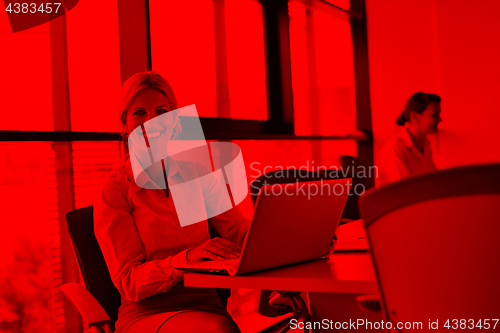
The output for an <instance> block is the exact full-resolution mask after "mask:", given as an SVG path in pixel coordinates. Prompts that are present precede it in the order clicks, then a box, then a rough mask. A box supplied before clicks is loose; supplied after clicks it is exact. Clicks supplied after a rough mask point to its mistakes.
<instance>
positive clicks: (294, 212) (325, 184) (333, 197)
mask: <svg viewBox="0 0 500 333" xmlns="http://www.w3.org/2000/svg"><path fill="white" fill-rule="evenodd" d="M351 184H352V180H351V179H334V180H320V181H312V182H301V183H299V182H297V183H287V184H273V185H267V186H263V187H262V188H261V190H260V192H259V196H258V197H257V203H256V206H255V214H254V217H253V220H252V222H251V225H250V227H249V230H248V232H247V235H246V238H245V241H244V243H243V248H242V251H241V254H240V258H238V259H224V260H214V261H207V260H205V261H197V262H193V263H188V264H176V265H174V267H175V268H176V269H180V270H185V271H191V272H203V273H218V274H229V275H231V276H234V275H241V274H245V273H251V272H255V271H260V270H264V269H268V268H274V267H279V266H284V265H288V264H294V263H298V262H302V261H307V260H312V259H317V258H320V257H322V256H325V255H326V254H327V253H328V252H329V250H330V244H331V243H332V240H333V236H334V235H335V230H336V229H337V226H338V224H339V221H340V217H341V215H342V212H343V210H344V206H345V203H346V201H347V197H348V194H349V191H350V185H351Z"/></svg>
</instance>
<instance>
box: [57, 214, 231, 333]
mask: <svg viewBox="0 0 500 333" xmlns="http://www.w3.org/2000/svg"><path fill="white" fill-rule="evenodd" d="M66 222H67V225H68V232H69V236H70V238H71V241H72V242H73V248H74V250H75V254H76V258H77V261H78V266H79V268H80V272H81V273H82V276H83V279H84V282H85V287H86V288H87V290H88V291H90V293H91V294H92V295H93V296H94V298H95V299H96V300H97V301H98V302H99V303H100V304H101V306H102V307H103V308H104V310H105V311H106V312H107V313H108V316H109V318H110V320H111V322H110V326H111V329H112V330H113V331H114V329H115V322H116V320H117V319H118V308H119V307H120V304H121V299H120V292H119V291H118V289H116V287H115V286H114V284H113V282H112V280H111V276H110V275H109V271H108V266H107V265H106V261H105V260H104V257H103V255H102V252H101V248H100V247H99V243H98V242H97V239H96V238H95V234H94V209H93V207H92V206H89V207H84V208H80V209H75V210H73V211H71V212H69V213H67V214H66ZM209 233H210V237H211V238H214V237H219V234H218V233H217V231H215V229H213V228H212V227H211V226H209ZM216 292H217V295H218V296H219V298H220V300H221V304H222V305H223V306H224V307H227V301H228V298H229V297H230V296H231V290H230V289H223V288H217V289H216Z"/></svg>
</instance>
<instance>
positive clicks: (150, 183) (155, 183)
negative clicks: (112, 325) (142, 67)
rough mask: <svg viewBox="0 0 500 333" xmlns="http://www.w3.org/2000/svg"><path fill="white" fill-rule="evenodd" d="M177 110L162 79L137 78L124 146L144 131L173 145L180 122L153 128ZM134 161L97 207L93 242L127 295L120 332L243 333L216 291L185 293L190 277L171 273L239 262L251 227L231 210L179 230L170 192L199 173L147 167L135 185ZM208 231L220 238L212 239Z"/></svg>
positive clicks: (130, 89)
mask: <svg viewBox="0 0 500 333" xmlns="http://www.w3.org/2000/svg"><path fill="white" fill-rule="evenodd" d="M175 109H177V102H176V99H175V95H174V93H173V90H172V88H171V87H170V85H169V84H168V82H167V81H166V80H165V79H164V78H163V77H162V76H161V75H159V74H157V73H155V72H143V73H138V74H136V75H134V76H132V77H131V78H129V79H128V80H127V81H126V82H124V83H123V85H122V95H121V101H120V112H121V124H122V128H123V131H122V136H123V138H124V139H125V142H128V138H129V136H130V135H135V133H137V131H135V132H134V130H135V129H137V128H138V127H140V126H142V128H143V129H144V127H146V129H147V130H149V132H148V133H152V135H151V136H150V137H149V140H150V143H151V141H152V140H158V141H159V140H162V138H163V139H165V136H168V138H166V139H175V138H176V137H178V136H179V134H180V133H181V126H180V121H179V118H178V116H174V117H173V121H172V122H171V126H164V127H161V126H159V127H158V128H156V129H155V128H148V126H149V127H151V126H153V127H154V126H155V125H154V122H151V121H150V120H152V119H154V118H155V117H158V116H160V115H164V114H165V113H169V112H171V111H173V110H175ZM151 124H153V125H151ZM132 142H133V141H132ZM129 148H130V147H129ZM136 154H137V153H136V152H134V150H133V149H131V150H130V153H129V154H128V156H127V159H126V162H125V163H124V164H123V165H122V166H120V167H119V168H118V169H116V170H114V171H113V172H112V173H111V174H110V175H109V176H108V178H107V180H106V181H105V183H104V185H103V187H102V190H101V192H100V196H99V199H98V200H97V202H96V203H95V205H94V206H95V209H94V220H95V222H94V223H95V227H94V229H95V235H96V238H97V240H98V242H99V245H100V247H101V250H102V252H103V255H104V259H105V260H106V263H107V266H108V269H109V272H110V275H111V279H112V280H113V283H114V285H115V286H116V288H117V289H118V291H119V292H120V294H121V301H122V304H121V306H120V309H119V314H118V320H117V322H116V332H117V333H123V332H132V333H133V332H201V331H203V332H239V329H238V327H237V325H236V324H235V322H234V321H233V320H232V318H231V316H230V315H229V314H228V312H227V310H226V309H225V308H224V307H223V306H222V305H221V303H220V300H219V298H218V296H217V294H216V291H215V289H210V288H189V287H185V286H184V283H183V282H184V281H183V276H184V272H183V271H180V270H176V269H175V268H173V265H174V264H176V263H186V262H191V261H194V260H200V259H204V258H209V259H221V258H237V257H238V256H239V252H240V250H241V246H242V242H243V239H244V236H245V234H246V231H247V229H248V221H247V220H246V219H245V218H244V217H243V215H242V214H241V213H240V212H239V211H238V210H237V209H231V210H229V211H227V212H225V213H223V214H220V215H218V216H216V217H213V218H210V219H209V220H208V221H202V222H199V223H195V224H191V225H187V226H181V225H180V224H179V217H178V214H177V212H176V209H175V205H174V202H173V199H172V192H171V191H170V190H169V188H168V184H170V183H175V182H182V181H183V180H184V181H185V180H186V179H189V180H192V179H200V177H199V176H200V174H199V173H200V170H201V169H200V168H199V167H198V166H196V165H193V163H183V162H182V161H174V160H171V159H168V158H166V159H164V160H162V162H161V163H160V162H157V163H153V164H152V165H151V166H149V167H146V166H144V167H145V169H144V171H145V172H144V173H143V174H142V175H141V176H140V177H138V178H137V179H136V178H135V177H134V174H133V170H132V164H133V163H136V165H137V163H139V164H141V160H140V158H138V156H136ZM165 180H167V181H166V182H165ZM200 182H201V181H200ZM161 184H164V185H166V186H161ZM205 185H206V184H200V189H201V188H203V195H204V196H205V200H216V199H214V198H216V197H217V195H216V192H217V191H218V190H220V188H218V187H217V186H219V185H218V184H209V185H210V186H208V187H207V186H205ZM208 198H210V199H208ZM205 202H206V201H205ZM208 223H210V225H211V226H212V227H214V229H215V230H217V232H218V233H219V234H220V235H221V238H214V239H210V237H209V234H208Z"/></svg>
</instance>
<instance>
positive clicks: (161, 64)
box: [149, 0, 267, 120]
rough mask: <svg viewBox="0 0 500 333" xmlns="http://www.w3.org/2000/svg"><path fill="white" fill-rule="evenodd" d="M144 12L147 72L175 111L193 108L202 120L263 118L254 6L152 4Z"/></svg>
mask: <svg viewBox="0 0 500 333" xmlns="http://www.w3.org/2000/svg"><path fill="white" fill-rule="evenodd" d="M149 13H150V22H151V27H150V33H151V58H152V59H151V60H152V67H153V70H155V71H157V72H159V73H160V74H162V75H163V76H164V77H165V78H166V79H167V80H168V81H169V82H170V84H171V85H172V88H173V89H174V91H175V94H176V96H177V100H178V104H179V106H186V105H190V104H196V107H197V110H198V114H199V115H200V116H202V117H214V118H215V117H220V118H232V119H249V120H266V119H267V98H266V76H265V53H264V32H263V23H262V6H261V5H260V3H259V2H258V1H252V0H227V1H222V0H214V1H212V0H196V1H189V2H187V1H159V0H154V1H150V2H149ZM242 13H244V15H242Z"/></svg>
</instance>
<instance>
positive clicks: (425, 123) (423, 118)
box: [415, 103, 443, 134]
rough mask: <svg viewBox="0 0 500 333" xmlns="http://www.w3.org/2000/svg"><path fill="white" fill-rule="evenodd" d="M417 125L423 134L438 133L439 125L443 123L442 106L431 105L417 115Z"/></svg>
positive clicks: (437, 104)
mask: <svg viewBox="0 0 500 333" xmlns="http://www.w3.org/2000/svg"><path fill="white" fill-rule="evenodd" d="M415 120H416V125H417V126H418V128H419V130H420V131H421V132H422V133H426V134H434V133H437V130H438V125H439V123H440V122H441V121H443V120H442V119H441V105H440V104H439V103H430V104H429V106H428V107H427V109H425V110H424V112H422V113H421V114H418V113H415Z"/></svg>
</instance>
